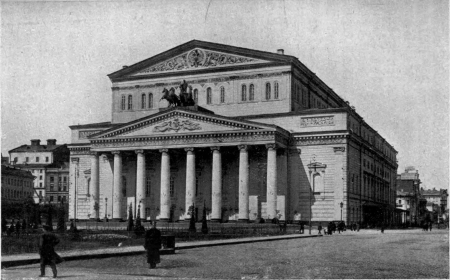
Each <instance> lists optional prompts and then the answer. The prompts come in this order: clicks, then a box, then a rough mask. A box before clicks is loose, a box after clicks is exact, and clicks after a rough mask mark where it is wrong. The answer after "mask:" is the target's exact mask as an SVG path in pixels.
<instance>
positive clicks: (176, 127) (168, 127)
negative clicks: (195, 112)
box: [153, 118, 202, 132]
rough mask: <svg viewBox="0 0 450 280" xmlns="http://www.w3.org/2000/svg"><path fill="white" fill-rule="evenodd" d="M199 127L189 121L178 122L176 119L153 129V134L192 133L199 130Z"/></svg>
mask: <svg viewBox="0 0 450 280" xmlns="http://www.w3.org/2000/svg"><path fill="white" fill-rule="evenodd" d="M201 129H202V128H201V126H200V124H198V123H195V122H192V121H191V120H179V119H178V118H176V119H174V120H170V121H166V122H163V123H162V124H160V125H157V126H155V127H154V128H153V132H166V131H175V132H178V131H180V130H181V131H186V130H188V131H192V130H201Z"/></svg>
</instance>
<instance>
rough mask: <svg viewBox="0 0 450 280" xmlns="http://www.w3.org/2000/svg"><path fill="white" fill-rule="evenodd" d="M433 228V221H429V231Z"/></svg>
mask: <svg viewBox="0 0 450 280" xmlns="http://www.w3.org/2000/svg"><path fill="white" fill-rule="evenodd" d="M432 229H433V222H430V231H431V230H432Z"/></svg>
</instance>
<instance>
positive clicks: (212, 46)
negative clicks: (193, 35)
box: [107, 39, 296, 80]
mask: <svg viewBox="0 0 450 280" xmlns="http://www.w3.org/2000/svg"><path fill="white" fill-rule="evenodd" d="M191 47H201V48H205V49H209V50H215V51H223V50H224V49H225V50H227V51H228V52H229V53H232V54H236V55H251V56H253V57H255V58H262V59H268V58H270V59H273V60H278V61H279V62H290V63H292V62H293V60H295V59H296V58H295V57H294V56H290V55H283V54H278V53H272V52H267V51H260V50H253V49H248V48H242V47H236V46H231V45H225V44H220V43H212V42H206V41H200V40H195V39H194V40H191V41H188V42H186V43H184V44H181V45H178V46H176V47H173V48H171V49H169V50H167V51H164V52H162V53H159V54H157V55H155V56H152V57H150V58H147V59H145V60H142V61H140V62H137V63H134V64H132V65H130V66H128V67H126V68H123V69H120V70H118V71H115V72H113V73H111V74H108V75H107V76H108V77H109V78H110V79H111V80H113V79H115V78H117V77H118V76H119V75H125V74H128V73H130V72H134V71H135V70H136V68H139V67H146V66H148V64H149V63H159V62H161V61H163V59H164V58H166V57H167V56H170V55H174V54H175V53H178V52H180V51H181V52H183V51H187V50H189V49H190V48H191Z"/></svg>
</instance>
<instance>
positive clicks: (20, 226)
mask: <svg viewBox="0 0 450 280" xmlns="http://www.w3.org/2000/svg"><path fill="white" fill-rule="evenodd" d="M36 228H37V225H35V224H27V223H26V221H25V220H23V221H22V222H20V220H17V222H15V221H14V219H13V220H12V221H11V224H10V225H9V226H7V225H6V224H5V225H2V233H3V232H4V233H6V235H8V236H12V235H13V234H15V235H16V236H19V235H20V234H21V233H22V234H27V233H28V232H29V229H36Z"/></svg>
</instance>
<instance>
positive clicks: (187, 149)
mask: <svg viewBox="0 0 450 280" xmlns="http://www.w3.org/2000/svg"><path fill="white" fill-rule="evenodd" d="M184 150H185V151H186V152H193V151H194V148H192V147H190V148H184Z"/></svg>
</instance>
